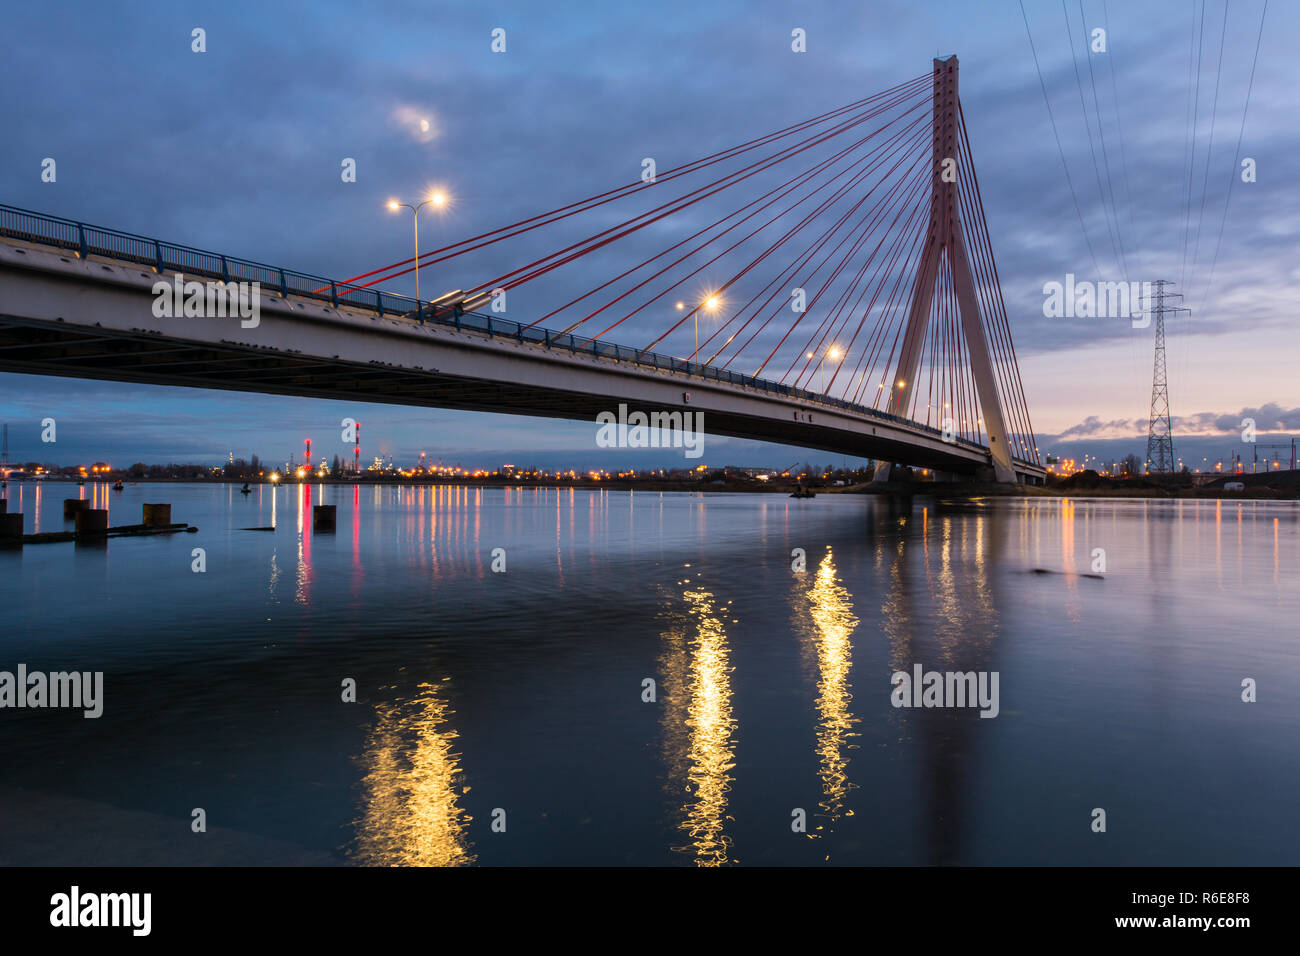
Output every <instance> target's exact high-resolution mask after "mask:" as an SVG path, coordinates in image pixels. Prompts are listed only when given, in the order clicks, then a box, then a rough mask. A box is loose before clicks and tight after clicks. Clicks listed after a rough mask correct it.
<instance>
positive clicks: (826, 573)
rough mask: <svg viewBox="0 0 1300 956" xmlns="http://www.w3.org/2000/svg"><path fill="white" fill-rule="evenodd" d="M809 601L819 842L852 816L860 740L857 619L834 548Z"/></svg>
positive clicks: (812, 834)
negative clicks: (852, 772)
mask: <svg viewBox="0 0 1300 956" xmlns="http://www.w3.org/2000/svg"><path fill="white" fill-rule="evenodd" d="M806 597H807V600H808V612H809V615H810V617H811V621H812V629H811V633H810V635H809V636H810V638H811V642H812V645H813V649H814V650H815V652H816V656H817V673H818V680H817V715H818V723H817V755H818V758H819V761H820V769H819V771H818V773H819V775H820V777H821V780H822V794H823V797H824V799H823V800H822V802H821V804H820V812H819V814H818V817H820V818H822V819H823V820H824V822H818V823H817V824H816V825H815V826H814V827H813V829H812V830H811V831H810V832H809V834H808V836H809V837H811V838H813V839H817V838H819V837H821V836H824V835H826V834H829V833H830V832H831V830H832V829H833V828H834V825H835V823H836V822H837V821H838V820H840V819H841V818H842V817H851V816H853V811H852V810H846V809H845V806H844V803H845V798H846V797H847V795H848V792H849V790H851V789H854V785H853V784H852V783H850V782H849V776H848V766H849V757H848V751H850V750H856V749H857V745H856V744H854V743H852V742H851V741H852V739H853V738H854V737H856V736H858V735H857V734H856V733H854V732H853V726H854V724H856V723H857V722H858V721H857V718H855V717H854V716H853V714H852V712H851V711H850V709H849V704H850V703H851V702H852V700H853V695H852V694H851V693H850V688H851V686H852V685H850V684H849V672H850V671H851V669H852V667H853V643H852V637H853V632H854V629H855V628H857V626H858V619H857V617H856V616H855V615H854V613H853V601H852V597H851V595H850V594H849V592H848V591H847V590H846V589H845V588H844V587H843V586H842V585H841V584H840V583H839V581H838V578H837V575H836V571H835V561H834V556H833V555H832V553H831V551H830V549H829V548H827V550H826V556H825V557H824V558H822V561H821V564H819V565H818V567H817V576H816V578H815V580H814V582H813V585H812V587H811V588H809V589H808V591H807V592H806ZM828 859H829V857H828Z"/></svg>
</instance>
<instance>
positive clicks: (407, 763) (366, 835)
mask: <svg viewBox="0 0 1300 956" xmlns="http://www.w3.org/2000/svg"><path fill="white" fill-rule="evenodd" d="M445 690H446V682H445V681H444V682H443V683H442V684H428V683H426V684H421V685H420V686H419V688H418V692H417V693H416V694H415V695H414V696H412V697H410V698H407V699H405V700H397V701H392V702H389V703H385V704H380V705H379V707H378V708H376V715H377V719H376V722H375V727H374V730H373V731H371V734H370V736H369V738H368V740H367V743H366V750H365V753H364V755H363V756H362V758H361V763H362V765H363V767H364V768H365V770H366V775H365V776H364V777H363V778H362V780H361V788H362V792H363V796H362V801H363V806H364V809H363V812H362V816H361V819H360V820H358V821H357V823H356V827H357V836H356V841H355V843H356V846H355V853H354V855H355V858H356V861H357V862H358V863H361V864H363V865H366V866H465V865H467V864H470V863H473V862H474V855H473V853H472V852H471V850H472V847H473V844H472V843H471V842H470V840H469V836H468V833H467V832H466V831H467V828H468V826H469V823H470V821H471V819H472V818H471V817H470V816H469V814H468V813H466V812H465V811H464V810H463V809H462V808H461V806H460V798H461V797H462V796H464V795H465V794H467V793H469V787H467V786H464V785H463V779H464V777H463V773H462V771H461V766H460V754H458V753H456V751H455V740H456V737H457V733H456V731H455V730H453V729H452V728H451V727H450V720H451V718H452V717H453V716H454V715H453V712H452V710H451V707H450V706H449V705H448V703H447V700H446V696H445Z"/></svg>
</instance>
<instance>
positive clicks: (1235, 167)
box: [1198, 0, 1268, 310]
mask: <svg viewBox="0 0 1300 956" xmlns="http://www.w3.org/2000/svg"><path fill="white" fill-rule="evenodd" d="M1267 15H1268V0H1264V7H1263V9H1262V10H1261V11H1260V13H1259V34H1258V35H1257V36H1256V37H1255V56H1254V58H1253V59H1252V60H1251V61H1250V82H1249V83H1247V84H1246V103H1245V105H1244V106H1242V108H1241V128H1240V129H1238V130H1237V148H1236V150H1235V151H1234V152H1233V154H1232V156H1233V159H1232V168H1231V169H1229V170H1228V194H1227V196H1226V197H1225V198H1224V200H1223V215H1222V216H1221V217H1220V218H1219V234H1218V237H1217V238H1216V239H1215V240H1214V257H1213V258H1212V259H1211V260H1210V272H1209V275H1208V276H1207V277H1206V280H1205V290H1204V291H1203V292H1202V293H1201V302H1200V305H1199V306H1198V310H1199V309H1201V308H1204V307H1205V299H1206V296H1208V295H1209V294H1210V285H1211V284H1212V283H1213V282H1214V267H1215V265H1217V264H1218V261H1219V246H1220V244H1221V243H1222V242H1223V225H1224V223H1225V222H1226V221H1227V218H1228V204H1229V203H1231V202H1232V187H1233V185H1234V184H1235V183H1236V181H1237V175H1238V172H1239V170H1240V168H1241V140H1242V137H1243V135H1244V134H1245V132H1246V114H1247V112H1249V110H1250V93H1251V90H1252V89H1254V87H1255V65H1256V64H1257V63H1258V62H1259V45H1260V41H1262V40H1263V39H1264V18H1265V17H1266V16H1267Z"/></svg>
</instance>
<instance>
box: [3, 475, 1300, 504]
mask: <svg viewBox="0 0 1300 956" xmlns="http://www.w3.org/2000/svg"><path fill="white" fill-rule="evenodd" d="M115 480H116V479H113V480H109V481H104V480H97V481H87V482H85V484H90V485H94V484H99V485H109V486H111V485H112V484H113V481H115ZM10 481H13V482H14V483H15V484H22V485H47V484H52V485H53V484H57V485H76V486H78V487H81V486H82V484H81V483H80V482H77V481H76V480H75V479H71V478H43V479H40V480H38V481H34V480H32V479H10ZM122 482H123V485H125V486H126V487H131V486H133V485H175V484H207V485H233V486H236V487H242V486H243V485H244V484H245V483H247V484H248V485H249V486H250V487H261V486H269V487H281V486H283V487H293V486H295V485H300V484H303V485H341V486H344V487H348V486H361V485H366V486H382V485H401V486H407V487H411V486H420V485H429V486H457V487H469V488H518V489H525V488H548V489H549V488H555V489H559V490H563V489H565V488H569V489H581V490H585V491H591V490H598V489H608V490H612V491H652V492H669V493H674V494H769V495H770V494H784V495H789V494H790V493H791V492H793V491H794V490H795V488H796V487H799V486H798V485H797V484H794V483H784V482H782V483H775V484H774V483H768V482H758V481H752V480H751V481H727V482H708V481H689V482H674V481H628V480H619V479H610V480H607V481H594V480H590V479H575V480H573V481H510V480H505V479H501V478H458V479H450V478H443V477H439V478H432V479H424V480H416V479H412V478H399V479H394V478H377V479H369V480H361V481H351V480H348V479H339V478H321V479H317V480H315V481H296V480H295V481H287V482H272V481H266V480H257V481H254V480H253V479H248V480H247V481H245V480H244V479H239V478H138V479H133V480H130V481H127V480H125V479H123V480H122ZM806 487H807V488H809V489H810V490H812V491H813V492H815V493H816V494H818V495H885V496H922V497H932V498H946V499H959V498H961V499H975V498H993V497H997V498H1129V499H1143V498H1146V499H1157V500H1160V499H1178V500H1185V499H1190V500H1227V501H1296V500H1300V486H1293V487H1285V488H1272V487H1268V486H1264V485H1260V486H1258V487H1251V486H1250V485H1247V486H1246V488H1244V489H1242V490H1239V491H1225V490H1223V489H1222V488H1213V487H1197V486H1174V487H1164V488H1162V487H1159V486H1155V487H1152V486H1150V484H1147V485H1146V486H1144V487H1140V488H1139V487H1135V488H1125V487H1112V488H1105V487H1079V488H1071V487H1063V486H1062V485H1060V484H1057V485H1051V484H1049V485H1045V486H1038V485H998V484H974V483H972V484H956V483H952V484H949V483H940V484H936V483H933V482H888V483H879V484H877V483H875V482H861V483H858V484H852V485H843V486H839V487H835V486H819V485H808V486H806Z"/></svg>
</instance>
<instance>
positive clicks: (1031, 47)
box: [1020, 0, 1102, 275]
mask: <svg viewBox="0 0 1300 956" xmlns="http://www.w3.org/2000/svg"><path fill="white" fill-rule="evenodd" d="M1020 16H1021V18H1022V19H1023V20H1024V21H1025V35H1026V36H1028V37H1029V51H1030V52H1031V53H1032V54H1033V55H1034V69H1035V70H1036V71H1038V85H1039V87H1040V88H1041V89H1042V91H1043V102H1044V103H1046V104H1047V118H1048V119H1049V120H1051V122H1052V136H1054V137H1055V138H1056V151H1057V152H1058V153H1059V154H1060V156H1061V168H1062V169H1064V170H1065V181H1066V183H1067V184H1068V185H1069V187H1070V198H1071V199H1072V200H1074V212H1075V215H1077V216H1078V217H1079V228H1080V229H1081V230H1083V241H1084V242H1085V243H1087V245H1088V255H1089V256H1091V257H1092V265H1093V268H1095V269H1096V270H1097V275H1101V274H1102V272H1101V266H1100V265H1099V264H1098V262H1097V253H1096V252H1095V251H1094V250H1093V248H1092V240H1091V239H1090V238H1089V237H1088V227H1087V225H1085V224H1084V221H1083V210H1082V209H1080V207H1079V195H1078V193H1076V192H1075V191H1074V180H1073V179H1071V178H1070V164H1069V163H1067V162H1066V161H1065V149H1064V148H1063V147H1062V146H1061V134H1060V131H1059V130H1057V128H1056V115H1055V114H1054V113H1053V112H1052V101H1051V99H1050V98H1049V97H1048V95H1047V84H1046V83H1045V82H1043V69H1042V67H1041V66H1039V63H1038V50H1037V49H1035V47H1034V34H1033V33H1032V31H1030V29H1029V17H1028V16H1026V15H1025V0H1020Z"/></svg>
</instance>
